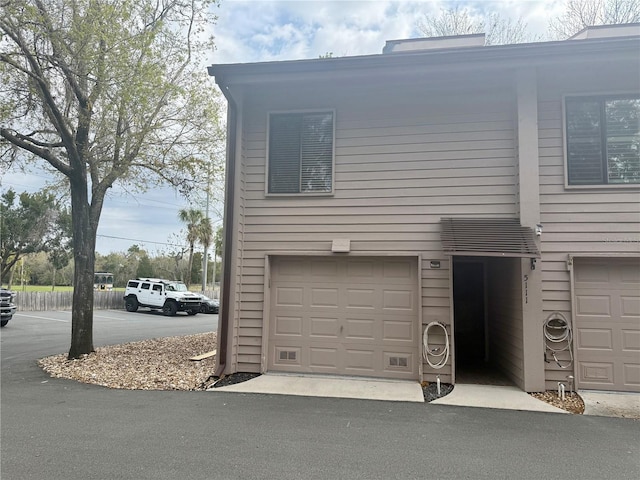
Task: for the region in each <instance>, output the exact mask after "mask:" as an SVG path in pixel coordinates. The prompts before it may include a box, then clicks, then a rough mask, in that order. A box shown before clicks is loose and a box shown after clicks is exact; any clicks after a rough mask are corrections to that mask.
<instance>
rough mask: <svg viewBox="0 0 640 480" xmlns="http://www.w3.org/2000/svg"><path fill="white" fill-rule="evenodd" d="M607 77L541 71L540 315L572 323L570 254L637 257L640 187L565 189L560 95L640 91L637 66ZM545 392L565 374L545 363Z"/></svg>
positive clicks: (612, 68)
mask: <svg viewBox="0 0 640 480" xmlns="http://www.w3.org/2000/svg"><path fill="white" fill-rule="evenodd" d="M608 68H609V70H608V71H607V74H606V75H594V71H593V70H592V69H590V68H588V67H584V68H576V67H575V66H572V67H571V68H562V67H559V66H555V67H554V68H553V69H549V70H544V69H540V70H539V72H538V78H539V79H540V85H539V88H538V91H539V102H538V123H539V154H540V211H541V223H542V224H543V225H544V232H543V235H542V262H541V268H542V289H543V291H542V295H543V305H544V315H545V318H546V316H547V315H549V314H550V313H552V312H554V311H560V312H562V313H563V314H564V315H566V316H567V318H571V285H570V276H569V270H568V267H567V260H568V254H595V255H604V254H612V255H615V254H619V253H640V186H636V187H631V188H629V187H625V188H598V187H593V188H579V189H576V188H565V180H564V171H565V166H564V162H565V152H564V145H563V135H564V131H563V118H562V109H563V95H575V94H585V95H587V94H612V93H621V92H635V93H637V92H640V76H639V75H638V72H639V71H640V63H639V62H638V61H637V60H636V61H635V62H627V63H626V64H625V65H624V67H621V66H620V63H613V62H611V63H610V65H609V67H608ZM545 366H546V382H547V388H554V387H555V386H557V382H558V381H565V380H566V376H567V375H568V374H569V373H567V370H562V369H560V368H559V367H557V365H555V363H553V362H552V363H547V364H545Z"/></svg>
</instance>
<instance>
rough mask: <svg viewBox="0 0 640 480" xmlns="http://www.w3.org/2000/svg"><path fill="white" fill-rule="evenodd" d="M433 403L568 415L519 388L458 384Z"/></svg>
mask: <svg viewBox="0 0 640 480" xmlns="http://www.w3.org/2000/svg"><path fill="white" fill-rule="evenodd" d="M431 403H435V404H438V405H457V406H464V407H483V408H500V409H505V410H528V411H531V412H552V413H567V412H566V411H564V410H562V409H561V408H558V407H554V406H553V405H549V404H548V403H546V402H543V401H542V400H538V399H537V398H533V397H532V396H531V395H529V394H528V393H527V392H523V391H522V390H520V389H519V388H518V387H512V386H502V385H501V386H496V385H474V384H464V383H457V384H456V386H455V387H454V389H453V391H452V392H451V393H450V394H449V395H447V396H445V397H442V398H438V399H437V400H434V401H433V402H431Z"/></svg>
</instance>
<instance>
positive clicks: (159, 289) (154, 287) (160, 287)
mask: <svg viewBox="0 0 640 480" xmlns="http://www.w3.org/2000/svg"><path fill="white" fill-rule="evenodd" d="M153 291H154V292H162V285H158V284H156V285H154V286H153Z"/></svg>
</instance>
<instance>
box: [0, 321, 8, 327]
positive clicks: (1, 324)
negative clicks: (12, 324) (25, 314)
mask: <svg viewBox="0 0 640 480" xmlns="http://www.w3.org/2000/svg"><path fill="white" fill-rule="evenodd" d="M7 323H9V320H1V321H0V327H4V326H5V325H6V324H7Z"/></svg>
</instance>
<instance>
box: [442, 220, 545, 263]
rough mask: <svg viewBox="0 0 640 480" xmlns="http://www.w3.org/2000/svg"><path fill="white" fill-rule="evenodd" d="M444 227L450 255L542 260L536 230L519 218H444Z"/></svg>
mask: <svg viewBox="0 0 640 480" xmlns="http://www.w3.org/2000/svg"><path fill="white" fill-rule="evenodd" d="M440 225H441V227H442V231H441V233H440V239H441V240H442V248H443V250H444V253H445V254H448V255H463V256H483V257H520V258H540V251H539V250H538V246H537V245H536V241H535V233H534V231H533V229H531V228H529V227H523V226H522V225H520V220H519V219H517V218H442V219H440Z"/></svg>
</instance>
